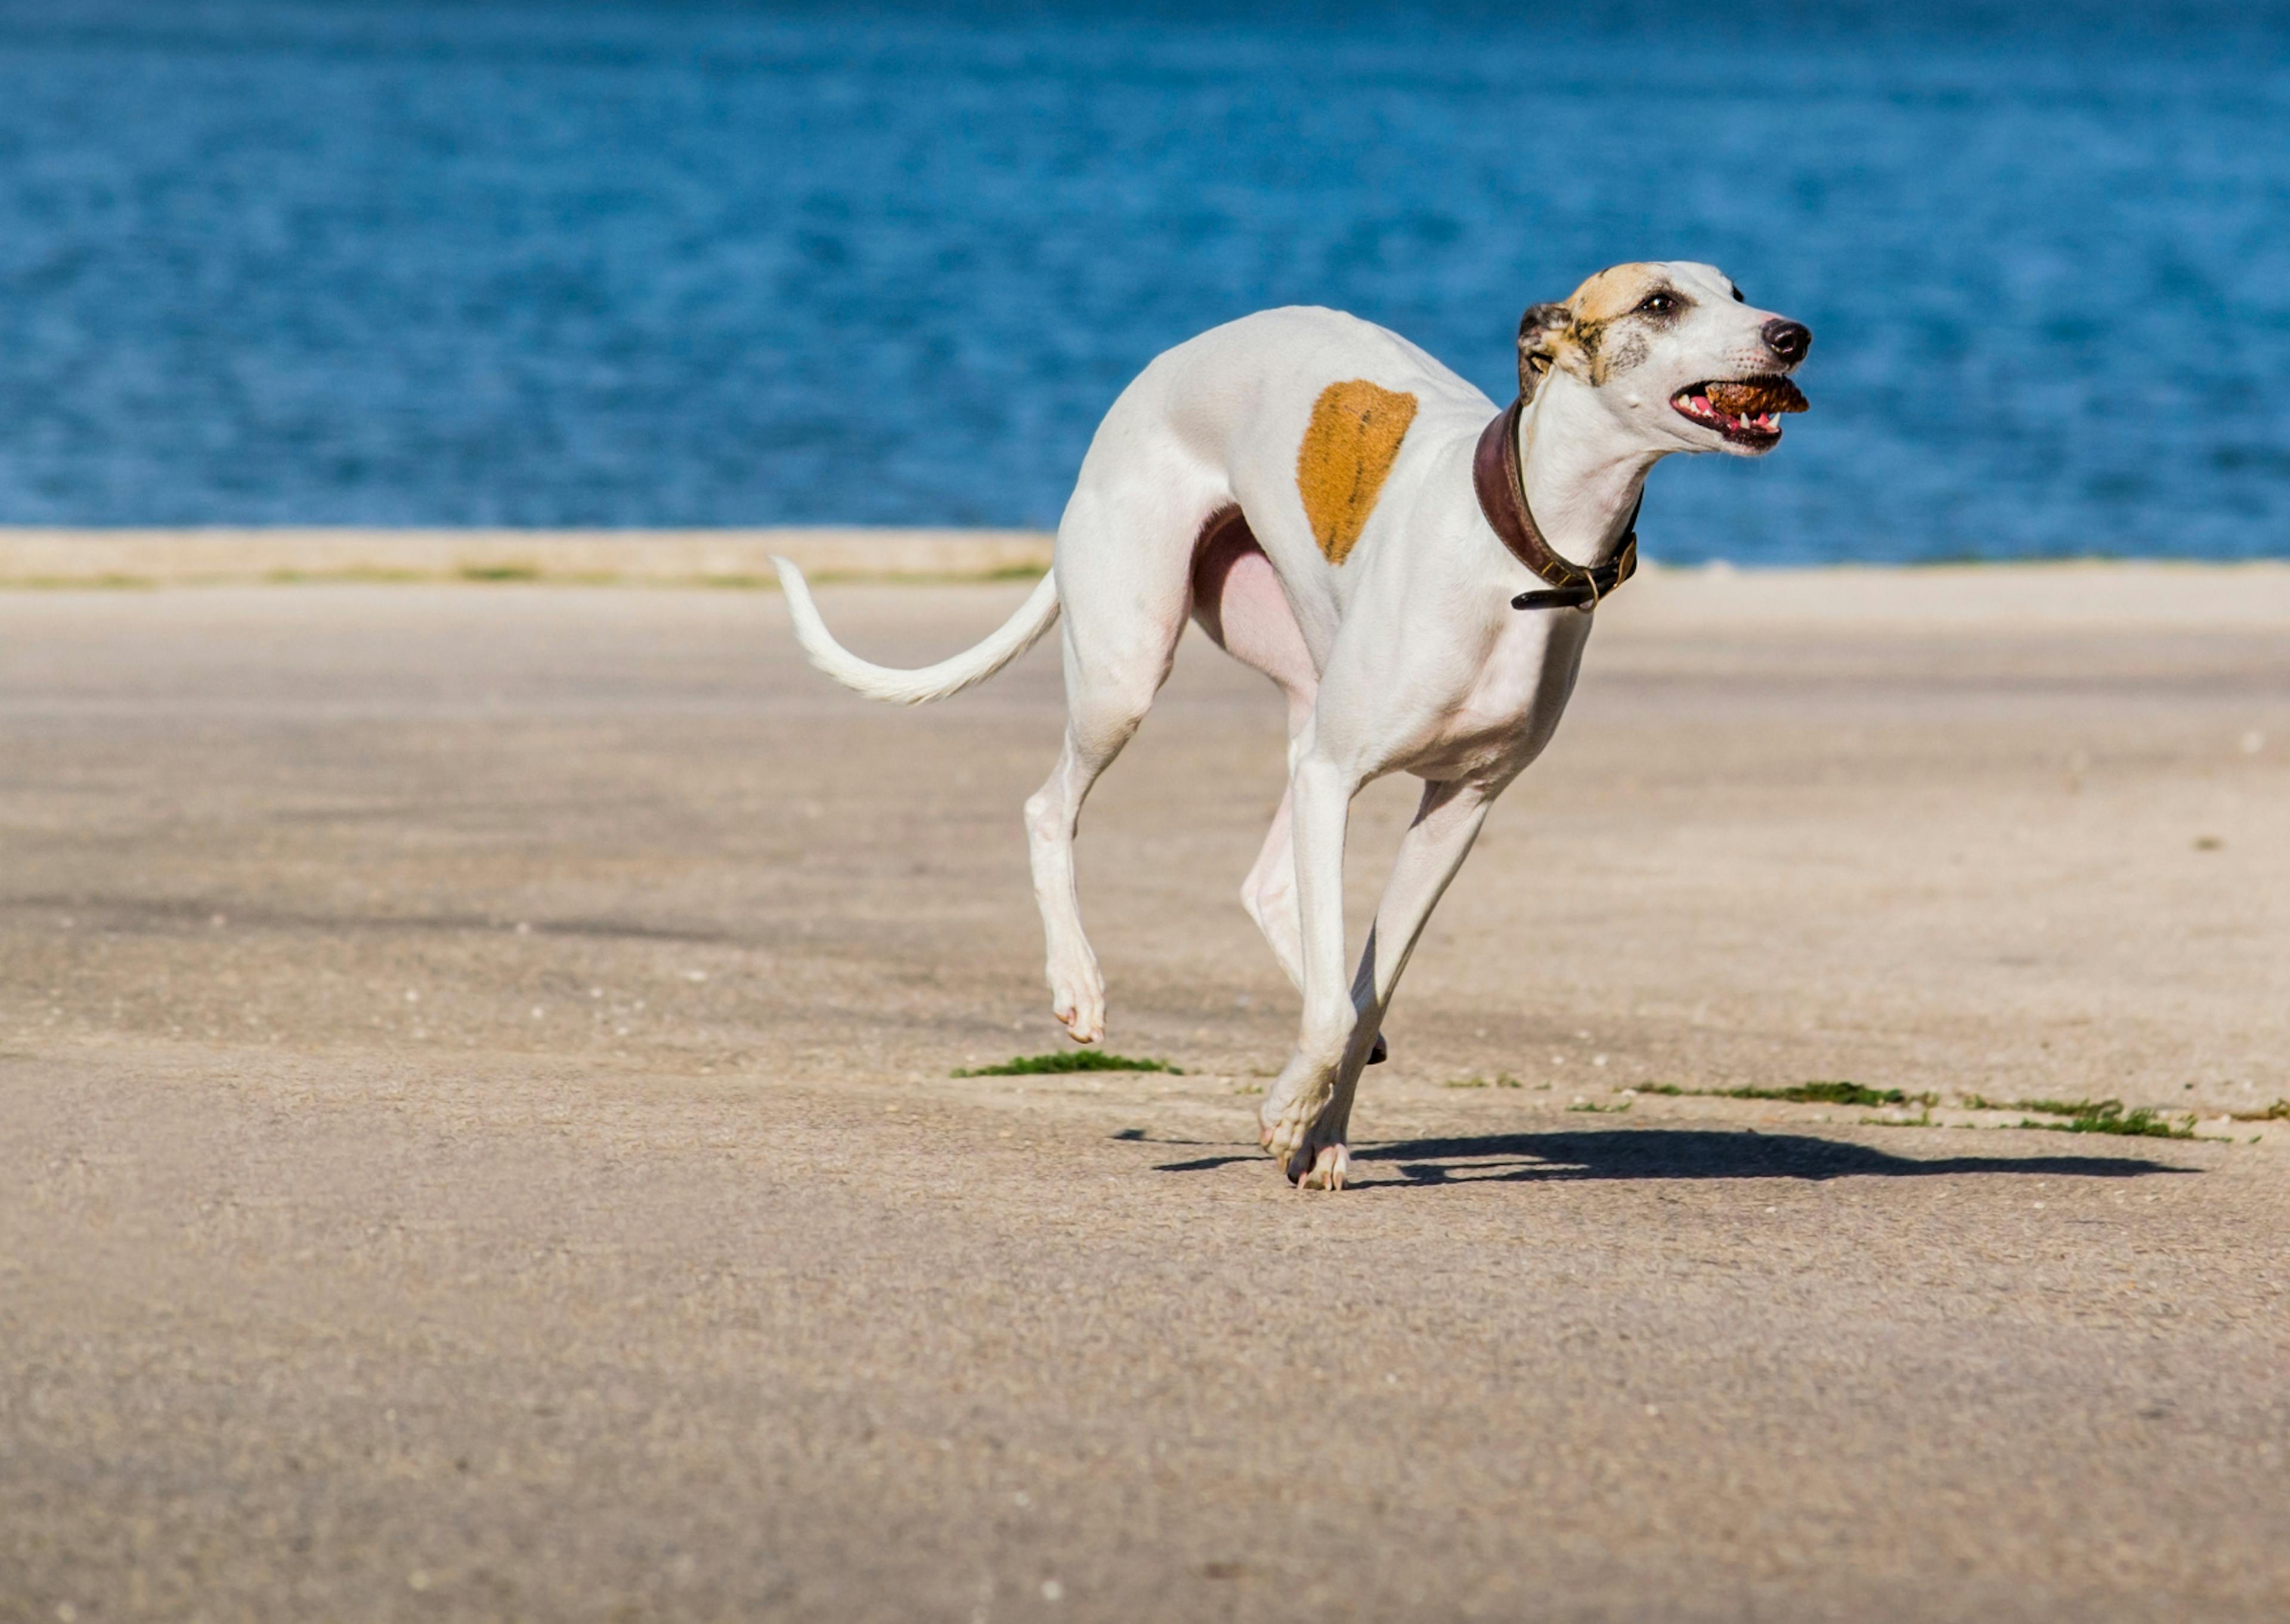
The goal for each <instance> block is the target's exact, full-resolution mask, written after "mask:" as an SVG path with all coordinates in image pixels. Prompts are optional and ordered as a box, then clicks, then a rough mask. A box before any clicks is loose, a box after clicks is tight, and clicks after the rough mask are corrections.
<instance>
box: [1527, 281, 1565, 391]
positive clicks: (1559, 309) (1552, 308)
mask: <svg viewBox="0 0 2290 1624" xmlns="http://www.w3.org/2000/svg"><path fill="white" fill-rule="evenodd" d="M1573 324H1574V311H1573V307H1572V306H1570V305H1565V304H1556V303H1554V304H1543V305H1529V306H1528V307H1527V308H1526V314H1525V316H1520V317H1519V318H1518V394H1519V398H1520V399H1521V400H1533V398H1534V386H1535V385H1536V384H1538V383H1540V382H1541V381H1542V374H1543V373H1545V372H1549V370H1550V369H1551V368H1552V367H1553V366H1554V365H1556V364H1557V361H1558V341H1559V340H1561V339H1562V338H1564V337H1565V334H1566V330H1567V329H1568V328H1569V327H1572V326H1573Z"/></svg>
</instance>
